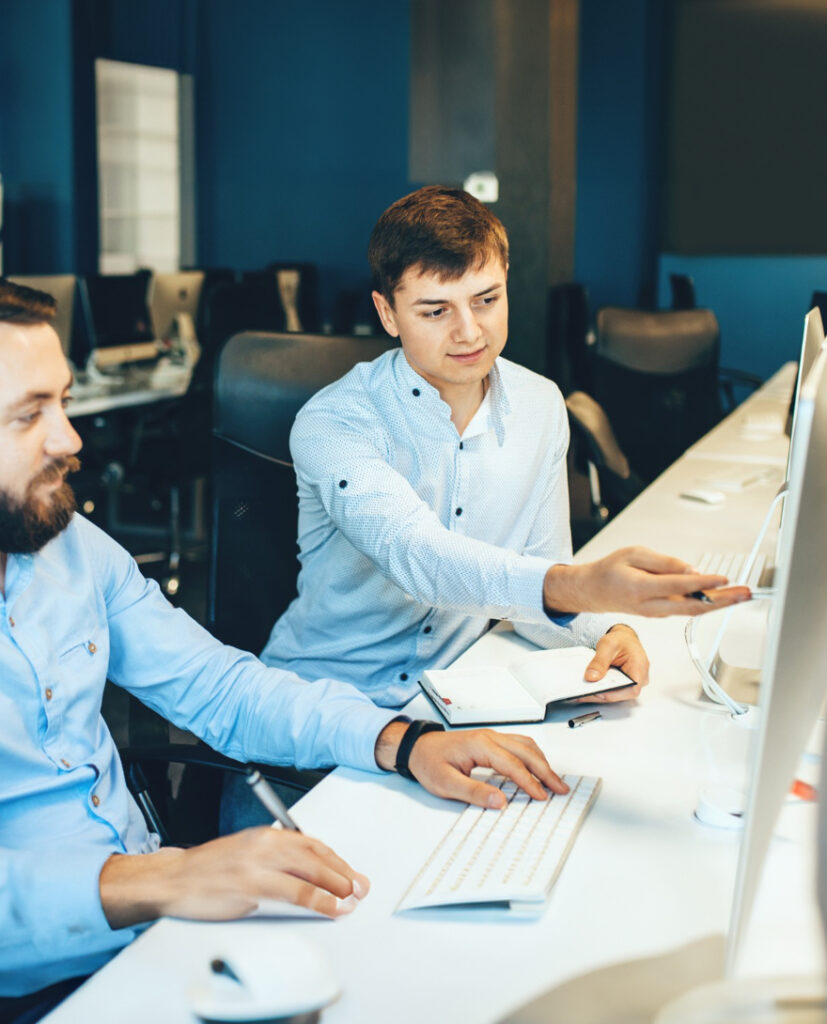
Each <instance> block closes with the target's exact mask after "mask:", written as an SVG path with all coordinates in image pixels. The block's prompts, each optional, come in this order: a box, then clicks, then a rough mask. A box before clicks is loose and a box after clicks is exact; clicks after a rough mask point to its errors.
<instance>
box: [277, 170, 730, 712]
mask: <svg viewBox="0 0 827 1024" xmlns="http://www.w3.org/2000/svg"><path fill="white" fill-rule="evenodd" d="M368 255H369V259H370V263H371V267H372V269H373V273H374V277H375V281H376V290H375V291H374V292H373V300H374V302H375V304H376V308H377V310H378V313H379V316H380V318H381V320H382V323H383V325H384V327H385V329H386V330H387V331H388V333H389V334H391V335H392V336H393V337H398V338H399V340H400V342H401V346H402V347H401V350H397V351H394V352H390V353H387V354H385V355H383V356H380V357H379V358H378V359H376V360H374V361H373V362H372V363H364V364H361V365H359V366H357V367H355V368H354V369H353V370H352V371H351V372H350V373H348V374H347V375H346V376H345V377H343V378H342V379H341V380H340V381H338V382H337V383H335V384H333V385H331V386H330V387H328V388H325V389H324V390H323V391H321V392H320V393H319V394H318V395H316V396H314V397H313V398H312V399H311V400H310V401H309V402H308V403H307V405H305V407H304V408H303V409H302V410H301V412H300V413H299V415H298V417H297V418H296V423H295V425H294V428H293V431H292V434H291V439H290V441H291V452H292V455H293V460H294V463H295V467H296V474H297V477H298V490H299V547H300V558H301V562H302V569H301V574H300V576H299V596H298V598H297V599H296V600H295V601H294V602H293V604H292V605H291V606H290V607H289V608H288V610H287V611H286V613H285V614H284V615H283V616H282V617H281V619H280V620H279V621H278V622H277V623H276V624H275V626H274V628H273V631H272V633H271V636H270V639H269V641H268V643H267V646H266V647H265V649H264V652H263V654H262V660H264V661H265V662H266V663H267V664H270V665H275V666H279V667H281V668H285V669H291V670H293V671H296V672H298V673H300V674H301V675H302V676H303V677H304V678H307V679H319V678H323V677H325V676H327V675H329V674H330V673H331V672H333V671H335V672H336V674H337V677H338V678H344V679H346V680H348V681H349V682H351V683H353V684H354V685H356V686H358V687H359V688H360V689H361V690H363V691H364V692H365V693H367V694H368V695H369V696H370V697H372V698H373V700H374V701H376V702H377V703H379V704H382V705H384V706H386V707H396V706H400V705H402V704H404V703H405V702H406V701H407V700H409V699H410V698H411V697H412V696H413V695H414V694H415V693H416V692H417V691H418V686H417V680H418V679H419V676H420V674H421V672H422V670H423V669H425V668H428V667H437V668H438V667H443V666H445V665H448V664H449V663H450V662H451V661H453V659H454V658H455V657H456V656H457V655H459V654H460V653H462V651H464V650H465V649H466V648H467V647H468V646H469V645H470V644H471V643H473V641H474V640H476V639H477V638H478V637H479V636H480V635H481V634H482V633H483V632H484V631H485V630H486V629H487V628H488V624H489V621H490V620H491V619H511V620H513V622H514V627H515V629H516V630H517V631H518V632H519V633H521V634H522V635H524V636H526V637H527V638H529V639H530V640H533V641H534V642H535V643H538V644H540V645H541V646H545V647H553V646H561V645H567V644H572V643H585V644H587V645H589V646H592V647H595V656H594V659H593V660H592V662H591V665H590V667H589V670H588V672H587V676H586V678H587V679H589V680H590V681H595V682H596V681H597V680H599V679H600V678H602V677H603V676H604V675H605V673H606V671H607V669H608V668H609V666H610V665H617V666H619V667H621V668H622V669H624V671H625V672H627V673H628V675H629V676H631V678H632V679H633V680H634V681H635V685H633V686H629V687H627V688H626V689H624V690H621V691H617V692H616V693H613V694H611V695H607V696H606V697H604V698H598V699H605V700H614V699H624V698H628V697H634V696H637V694H638V692H639V688H640V686H642V685H644V684H645V683H646V682H647V674H648V661H647V658H646V655H645V653H644V651H643V649H642V647H641V645H640V643H639V641H638V639H637V636H636V634H635V633H634V632H633V631H632V630H631V629H630V628H629V627H627V626H622V625H613V620H611V619H608V620H607V619H606V618H603V617H597V616H595V615H592V614H576V615H575V613H591V612H598V611H603V612H631V613H637V614H643V615H667V614H683V615H687V614H688V615H694V614H700V613H701V612H703V611H705V610H707V609H708V608H709V606H708V605H705V604H704V603H702V602H701V601H699V600H697V599H693V598H689V597H686V596H685V595H687V594H690V593H692V592H693V591H699V590H701V589H702V588H710V587H718V586H720V585H722V584H723V583H725V582H726V580H725V579H724V578H723V577H711V576H700V575H698V574H697V573H694V572H693V571H692V570H691V569H690V568H689V566H687V565H685V564H684V563H683V562H680V561H679V560H677V559H674V558H667V557H665V556H662V555H657V554H655V553H654V552H651V551H647V550H645V549H640V548H629V549H625V550H623V551H618V552H616V553H615V554H613V555H611V556H609V557H608V558H604V559H601V560H600V561H598V562H593V563H590V564H587V565H578V566H574V565H571V564H570V562H571V540H570V531H569V512H568V493H567V482H566V449H567V446H568V423H567V419H566V410H565V405H564V403H563V400H562V398H561V396H560V392H559V391H558V389H557V387H556V386H555V385H554V384H553V383H552V382H551V381H549V380H546V379H545V378H543V377H540V376H538V375H537V374H534V373H531V372H530V371H528V370H526V369H524V368H523V367H521V366H517V365H516V364H514V363H510V362H508V361H507V360H505V359H502V358H501V357H500V353H501V352H502V350H503V347H504V345H505V341H506V336H507V332H508V299H507V295H506V275H507V271H508V240H507V238H506V234H505V230H504V228H503V226H502V224H501V223H500V221H499V220H498V219H497V218H496V217H495V216H494V215H493V214H492V213H491V211H490V210H489V209H488V208H486V207H485V206H483V205H482V204H481V203H479V202H478V201H477V200H476V199H474V198H473V197H472V196H470V195H469V194H468V193H466V192H462V191H459V190H454V189H447V188H441V187H438V186H429V187H427V188H422V189H419V190H418V191H417V192H414V193H412V194H411V195H409V196H405V197H404V198H403V199H400V200H399V201H398V202H396V203H394V204H393V205H392V206H391V207H390V208H389V209H388V210H386V211H385V213H383V214H382V216H381V217H380V218H379V221H378V222H377V224H376V227H375V228H374V230H373V234H372V236H371V240H370V246H369V252H368ZM745 596H748V591H746V590H745V589H743V588H741V589H740V590H738V589H732V590H720V591H717V593H716V596H715V607H721V606H722V605H724V604H728V603H731V602H733V601H735V600H738V599H741V598H743V597H745Z"/></svg>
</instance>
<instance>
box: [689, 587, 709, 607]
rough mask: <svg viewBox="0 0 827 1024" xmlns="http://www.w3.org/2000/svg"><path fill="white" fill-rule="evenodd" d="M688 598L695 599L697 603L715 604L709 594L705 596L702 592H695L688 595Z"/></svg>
mask: <svg viewBox="0 0 827 1024" xmlns="http://www.w3.org/2000/svg"><path fill="white" fill-rule="evenodd" d="M686 596H687V597H694V599H695V600H696V601H703V603H704V604H715V602H714V601H713V600H712V598H711V597H710V596H709V594H705V593H704V592H703V591H702V590H693V591H692V593H691V594H687V595H686Z"/></svg>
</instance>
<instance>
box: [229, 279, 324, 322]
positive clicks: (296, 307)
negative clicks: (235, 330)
mask: <svg viewBox="0 0 827 1024" xmlns="http://www.w3.org/2000/svg"><path fill="white" fill-rule="evenodd" d="M241 280H242V281H243V282H244V283H245V284H254V285H256V287H262V288H266V289H268V290H269V291H270V292H271V293H272V295H273V297H274V299H275V301H276V303H277V304H278V307H279V309H280V311H281V322H280V323H279V324H278V325H277V326H274V327H271V328H269V329H270V330H275V331H289V332H293V333H299V334H300V333H311V334H312V333H314V332H316V331H318V330H319V329H320V328H321V315H320V306H319V272H318V269H317V267H316V265H315V264H314V263H295V262H284V261H282V262H274V263H268V265H267V267H266V268H265V269H264V270H245V271H243V272H242V275H241ZM245 329H249V328H245Z"/></svg>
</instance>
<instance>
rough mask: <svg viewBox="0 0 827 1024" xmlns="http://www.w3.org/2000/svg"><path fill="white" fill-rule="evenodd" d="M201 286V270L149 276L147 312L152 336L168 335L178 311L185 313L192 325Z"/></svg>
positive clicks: (170, 333) (194, 321) (169, 335)
mask: <svg viewBox="0 0 827 1024" xmlns="http://www.w3.org/2000/svg"><path fill="white" fill-rule="evenodd" d="M203 285H204V273H203V271H200V270H181V271H178V272H177V273H170V274H153V275H152V282H151V283H150V286H149V312H150V316H151V319H152V326H153V329H154V332H155V337H156V338H169V337H171V336H172V334H173V332H174V326H175V317H176V316H177V315H178V314H179V313H186V314H187V315H188V316H189V317H190V318H191V320H192V323H193V326H194V325H195V323H196V314H197V313H198V303H199V301H200V299H201V290H202V288H203Z"/></svg>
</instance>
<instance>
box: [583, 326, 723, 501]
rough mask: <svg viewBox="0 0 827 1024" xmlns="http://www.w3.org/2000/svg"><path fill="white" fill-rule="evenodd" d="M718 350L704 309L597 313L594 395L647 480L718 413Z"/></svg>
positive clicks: (715, 331)
mask: <svg viewBox="0 0 827 1024" xmlns="http://www.w3.org/2000/svg"><path fill="white" fill-rule="evenodd" d="M719 349H720V334H719V330H718V321H717V320H716V318H715V314H714V313H712V312H711V311H710V310H707V309H697V310H685V311H666V312H645V311H642V310H635V309H619V308H616V307H606V308H605V309H601V310H600V311H599V313H598V314H597V351H596V355H595V364H594V372H595V387H594V398H595V399H596V400H597V401H598V402H599V404H600V405H601V406H602V407H603V409H604V410H605V411H606V415H607V416H608V418H609V421H610V422H611V424H612V427H613V428H614V432H615V434H616V436H617V440H618V442H619V444H620V447H621V448H622V450H623V451H624V452H625V453H626V455H627V457H628V459H629V461H630V462H631V464H632V465H633V466H634V467H635V469H636V471H637V472H638V473H639V474H640V475H641V477H642V478H643V479H644V480H646V481H647V482H649V481H651V480H654V478H655V477H656V476H658V474H660V473H661V472H663V470H664V469H666V467H667V466H669V465H670V464H671V463H672V462H674V461H675V459H676V458H678V456H679V455H681V454H682V453H683V452H684V451H686V449H687V448H688V447H689V446H690V445H691V444H693V443H694V442H695V441H697V440H698V438H700V437H702V436H703V435H704V434H705V433H706V432H707V431H708V430H710V429H711V428H712V427H713V426H714V425H715V424H716V423H717V422H718V421H719V420H720V419H721V417H722V415H723V409H722V405H721V398H720V395H719V391H718V356H719Z"/></svg>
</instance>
